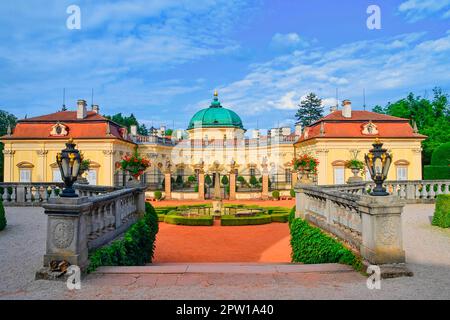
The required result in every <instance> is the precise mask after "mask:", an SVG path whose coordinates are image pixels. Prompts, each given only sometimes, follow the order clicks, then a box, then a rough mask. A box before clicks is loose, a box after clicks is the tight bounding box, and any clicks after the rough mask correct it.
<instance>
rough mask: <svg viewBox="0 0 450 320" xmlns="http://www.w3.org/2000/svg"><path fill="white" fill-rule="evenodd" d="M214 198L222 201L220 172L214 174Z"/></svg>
mask: <svg viewBox="0 0 450 320" xmlns="http://www.w3.org/2000/svg"><path fill="white" fill-rule="evenodd" d="M214 198H215V199H222V194H221V192H220V176H219V173H218V172H214Z"/></svg>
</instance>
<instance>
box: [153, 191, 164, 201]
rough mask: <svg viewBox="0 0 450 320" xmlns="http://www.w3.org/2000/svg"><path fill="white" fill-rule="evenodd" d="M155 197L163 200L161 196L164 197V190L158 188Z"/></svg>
mask: <svg viewBox="0 0 450 320" xmlns="http://www.w3.org/2000/svg"><path fill="white" fill-rule="evenodd" d="M154 194H155V199H156V200H161V198H162V192H161V191H159V190H157V191H155V193H154Z"/></svg>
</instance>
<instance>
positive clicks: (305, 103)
mask: <svg viewBox="0 0 450 320" xmlns="http://www.w3.org/2000/svg"><path fill="white" fill-rule="evenodd" d="M295 117H296V118H297V120H298V122H300V124H301V125H302V127H306V126H309V125H310V124H312V123H313V122H315V121H317V120H319V119H320V118H322V117H323V107H322V99H320V98H319V97H318V96H317V95H316V94H315V93H312V92H311V93H310V94H308V95H307V96H306V98H305V99H303V100H302V101H301V102H300V104H299V105H298V110H297V113H296V114H295Z"/></svg>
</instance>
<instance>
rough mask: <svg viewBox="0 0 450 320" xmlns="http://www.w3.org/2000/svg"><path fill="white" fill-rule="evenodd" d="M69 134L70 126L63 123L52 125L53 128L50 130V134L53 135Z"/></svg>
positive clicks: (62, 135)
mask: <svg viewBox="0 0 450 320" xmlns="http://www.w3.org/2000/svg"><path fill="white" fill-rule="evenodd" d="M68 134H69V132H68V127H67V126H66V125H64V124H62V123H59V122H58V123H57V124H55V125H54V126H53V127H52V130H51V131H50V135H51V136H52V137H64V136H67V135H68Z"/></svg>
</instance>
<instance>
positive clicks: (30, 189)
mask: <svg viewBox="0 0 450 320" xmlns="http://www.w3.org/2000/svg"><path fill="white" fill-rule="evenodd" d="M63 187H64V184H63V183H62V182H61V183H56V182H33V183H24V182H2V183H0V197H1V199H2V200H3V204H4V205H5V206H10V207H27V206H42V205H43V204H45V203H47V202H48V201H49V199H51V198H56V197H58V195H59V193H60V192H61V190H62V189H63ZM74 188H75V190H76V192H77V194H78V195H80V196H88V197H90V196H94V195H101V194H105V193H108V192H111V191H114V190H118V188H114V187H107V186H91V185H87V184H75V185H74Z"/></svg>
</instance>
